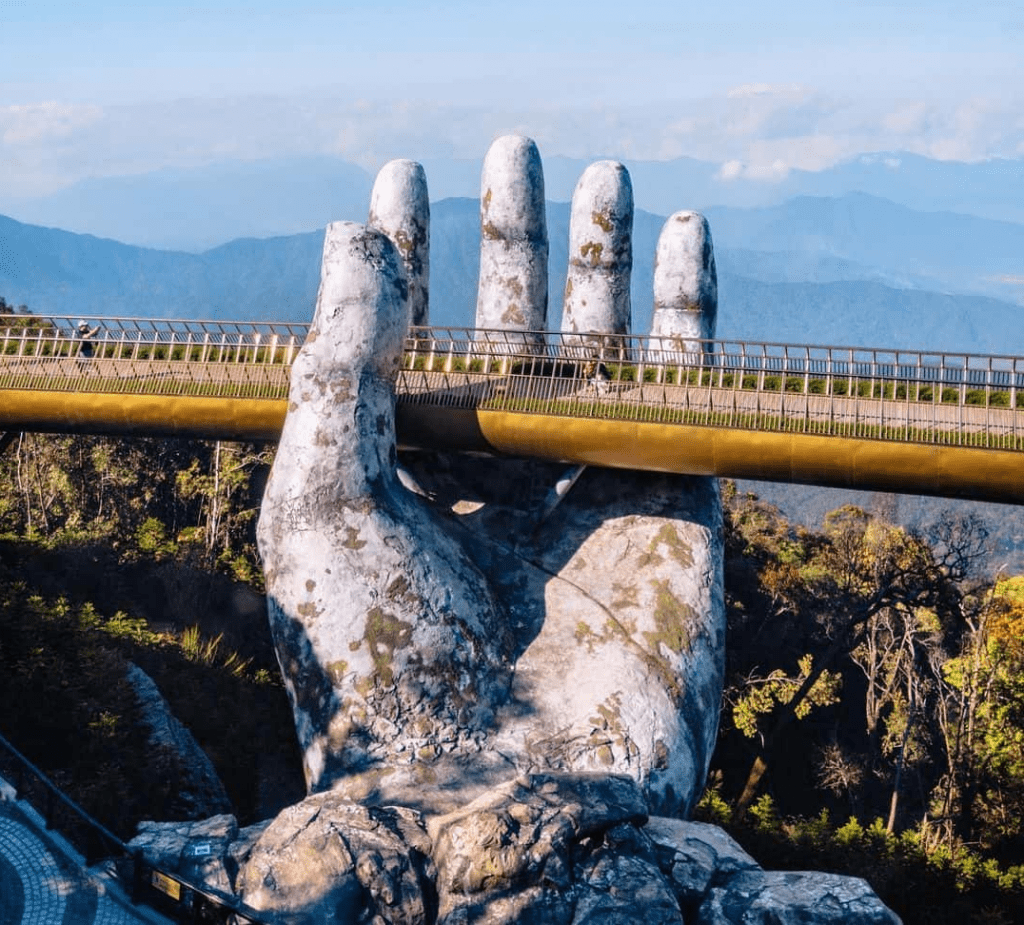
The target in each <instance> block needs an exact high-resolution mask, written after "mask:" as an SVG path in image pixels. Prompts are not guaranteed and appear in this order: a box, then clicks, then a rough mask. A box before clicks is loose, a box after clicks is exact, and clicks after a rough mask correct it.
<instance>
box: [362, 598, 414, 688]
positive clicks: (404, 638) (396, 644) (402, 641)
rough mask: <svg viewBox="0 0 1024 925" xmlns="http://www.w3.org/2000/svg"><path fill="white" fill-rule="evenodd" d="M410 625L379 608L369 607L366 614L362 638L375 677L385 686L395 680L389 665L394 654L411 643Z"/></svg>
mask: <svg viewBox="0 0 1024 925" xmlns="http://www.w3.org/2000/svg"><path fill="white" fill-rule="evenodd" d="M412 629H413V627H412V624H411V623H406V622H405V621H404V620H399V619H398V617H396V616H394V615H393V614H389V613H387V612H386V611H384V610H382V609H381V608H380V607H371V608H370V610H368V611H367V613H366V628H365V630H364V632H363V638H364V639H365V640H366V644H367V645H368V646H369V649H370V656H371V657H372V658H373V664H374V668H375V670H376V673H377V676H378V677H379V678H380V680H381V681H383V682H384V683H385V684H393V683H394V680H395V676H394V671H393V670H392V667H391V664H392V661H393V660H394V655H395V652H396V651H398V650H399V649H403V648H405V647H406V646H408V645H409V644H410V643H411V642H412Z"/></svg>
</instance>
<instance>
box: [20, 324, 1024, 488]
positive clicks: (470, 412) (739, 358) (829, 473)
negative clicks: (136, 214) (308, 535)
mask: <svg viewBox="0 0 1024 925" xmlns="http://www.w3.org/2000/svg"><path fill="white" fill-rule="evenodd" d="M89 323H90V324H91V325H92V326H93V327H94V328H97V329H99V331H100V332H102V333H100V334H98V335H97V336H96V337H95V338H93V339H91V340H90V342H89V346H88V347H87V348H86V349H87V351H88V352H90V353H91V354H92V356H91V357H86V356H83V355H82V350H83V342H82V341H81V339H79V338H77V337H76V336H75V333H74V322H73V321H72V320H70V319H62V318H52V317H51V318H47V319H41V320H40V319H29V318H28V317H27V316H14V318H13V322H12V318H11V317H10V316H8V317H6V318H0V393H2V394H3V395H4V402H3V405H2V408H0V429H5V430H8V431H11V430H42V431H64V432H87V433H127V434H136V435H139V434H179V435H191V436H203V437H208V438H224V439H253V440H273V439H275V438H276V436H277V434H278V433H279V432H280V428H281V426H282V424H283V420H284V415H285V411H286V404H287V390H288V377H289V373H290V365H291V361H292V360H293V359H294V357H295V355H296V353H297V351H298V349H299V347H300V346H301V344H302V342H303V341H304V339H305V335H306V333H307V326H305V325H295V324H274V323H269V324H260V323H244V322H234V323H218V322H193V321H162V320H152V319H94V320H92V321H90V322H89ZM397 399H398V412H397V418H398V437H399V442H400V444H401V445H403V446H406V447H424V448H433V449H446V450H470V451H482V452H498V453H509V454H514V455H533V456H539V457H541V458H547V459H554V460H559V461H564V462H569V463H590V464H596V465H610V466H619V467H626V468H635V469H651V470H657V471H671V472H681V473H689V474H696V475H720V476H729V477H737V478H756V479H769V480H782V481H795V482H809V483H814V484H823V485H838V486H842V487H857V488H875V489H880V490H892V491H910V492H913V493H926V494H945V495H953V496H962V497H972V498H978V499H984V500H1001V501H1011V502H1015V503H1024V478H1022V471H1024V470H1022V468H1021V463H1022V461H1024V457H1022V456H1021V455H1020V454H1021V453H1024V359H1022V358H1019V357H1013V356H987V355H971V354H950V353H923V352H915V351H900V350H883V349H868V348H855V347H827V346H811V345H786V344H764V343H752V342H741V341H707V342H688V343H686V344H684V345H680V344H676V343H673V342H670V341H669V340H667V339H657V338H644V337H611V336H605V337H589V338H585V337H581V336H579V335H572V336H570V335H561V334H555V333H546V334H541V333H536V334H513V333H509V332H500V331H474V330H472V329H436V328H424V329H415V330H414V331H413V332H412V333H411V336H410V337H409V340H408V343H407V351H406V358H405V368H404V369H403V370H402V371H401V373H400V374H399V378H398V382H397Z"/></svg>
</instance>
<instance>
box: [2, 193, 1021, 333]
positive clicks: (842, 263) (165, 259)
mask: <svg viewBox="0 0 1024 925" xmlns="http://www.w3.org/2000/svg"><path fill="white" fill-rule="evenodd" d="M863 201H864V202H866V203H867V204H868V206H870V207H871V209H873V208H874V205H875V203H874V201H873V200H870V199H864V200H863ZM858 202H860V200H858ZM810 205H811V206H813V207H815V208H820V209H826V210H827V209H833V210H839V211H842V212H843V213H844V214H845V215H847V216H849V215H851V214H856V213H855V212H853V213H851V212H850V211H849V210H844V207H843V204H842V203H840V204H838V205H836V204H834V203H831V202H830V201H823V202H815V203H811V204H810ZM794 208H795V209H796V210H798V211H799V210H806V209H807V208H808V204H807V203H802V202H798V203H797V204H796V206H794ZM881 208H882V209H883V211H884V209H886V208H888V205H883V206H882V207H881ZM733 211H734V210H733ZM869 211H870V210H869ZM786 214H787V213H786V211H785V207H779V208H778V209H772V210H768V211H766V212H763V213H761V214H760V215H759V216H758V218H759V221H760V224H759V225H758V224H756V223H752V224H754V225H755V227H754V228H753V230H750V231H744V229H743V227H742V222H741V220H740V218H738V217H736V215H734V214H733V212H731V211H729V210H719V211H718V214H717V219H716V220H717V222H718V225H716V224H714V223H713V225H712V230H713V234H714V236H715V242H716V248H715V249H716V258H717V263H718V271H719V303H720V311H719V334H720V336H722V337H727V338H735V339H747V340H769V341H788V342H791V343H819V344H839V345H850V344H852V345H863V346H877V347H899V348H902V349H913V348H920V349H928V350H945V351H949V352H961V351H968V352H1002V353H1024V330H1022V329H1021V326H1020V324H1019V317H1020V314H1021V307H1020V306H1018V305H1014V304H1013V303H1011V302H1008V301H1004V300H999V299H994V298H989V297H984V296H978V295H963V294H947V293H942V292H935V291H930V290H927V289H901V288H896V287H894V286H893V285H892V282H891V270H887V269H886V268H885V267H875V266H872V265H869V264H867V263H859V262H857V261H855V260H853V259H852V258H850V259H848V258H847V257H843V256H839V255H837V254H835V253H829V252H827V250H826V249H819V250H818V251H813V250H806V251H798V252H797V254H798V255H799V258H798V259H795V260H792V259H790V258H787V257H786V255H785V253H783V252H780V251H775V252H772V251H768V250H752V249H750V248H747V247H740V248H738V249H736V250H733V248H732V246H731V245H732V241H733V239H734V237H736V238H739V239H740V240H741V242H748V241H750V242H753V243H760V244H762V245H766V244H770V243H772V240H774V239H776V238H779V239H781V237H782V235H781V233H778V234H777V231H778V229H779V228H782V229H785V228H786V227H787V226H786V219H785V216H786ZM901 214H903V216H904V219H905V220H909V219H908V215H909V216H913V215H914V214H918V213H912V212H908V211H904V212H903V213H901ZM957 220H958V218H957V217H955V216H954V217H953V218H952V219H950V221H951V222H954V223H955V222H956V221H957ZM568 221H569V207H568V204H567V203H550V202H549V204H548V232H549V238H550V242H551V243H550V283H549V315H548V321H549V326H551V327H553V328H555V327H557V326H558V324H559V321H560V317H561V299H562V292H563V289H564V286H565V268H566V263H567V259H568V253H567V248H568ZM664 221H665V219H664V217H662V216H658V215H654V214H652V213H649V212H646V211H644V210H637V213H636V218H635V222H634V234H633V252H634V270H633V280H632V287H631V288H632V298H633V329H634V330H635V331H637V332H644V331H646V330H648V328H649V325H650V315H651V308H652V305H651V303H652V295H651V293H652V280H653V272H654V267H653V264H654V252H655V246H656V242H657V238H658V235H659V233H660V231H661V227H662V225H663V224H664ZM865 221H866V220H864V219H863V218H858V219H857V221H855V222H853V223H852V224H851V223H849V222H848V223H846V224H841V225H840V231H841V233H837V235H836V244H835V247H834V248H832V250H834V251H837V252H841V251H842V250H843V248H844V247H847V246H850V245H849V239H850V238H851V237H854V238H855V235H854V233H853V231H852V230H850V229H851V228H854V229H855V228H858V227H859V228H862V229H863V230H864V233H866V234H874V233H877V234H882V232H876V231H874V230H873V229H872V228H871V227H870V224H868V225H865ZM921 221H922V222H927V221H932V219H931V217H930V216H924V217H922V219H921ZM431 225H432V230H431V318H432V320H433V322H434V323H435V324H441V325H466V326H468V325H471V324H472V323H473V315H474V307H475V302H476V285H477V266H478V264H477V261H478V246H479V245H478V240H479V208H478V204H477V202H476V201H475V200H472V199H448V200H443V201H441V202H437V203H434V204H433V206H432V222H431ZM974 227H975V228H976V229H980V230H979V231H977V234H979V235H980V234H982V232H985V231H986V229H988V233H989V234H990V235H994V234H996V233H998V232H1002V231H1007V229H1008V230H1009V231H1008V233H1012V234H1015V235H1016V234H1024V228H1021V227H1020V226H1015V225H1008V226H1004V225H1003V224H1001V223H987V224H986V223H985V220H980V219H979V220H976V224H975V226H974ZM992 229H995V230H992ZM800 235H801V230H800V228H799V226H797V227H796V228H795V229H794V230H793V233H792V234H791V235H790V238H789V239H788V240H786V241H782V242H781V243H785V244H788V245H790V246H798V245H799V243H800V241H801V240H802V239H801V237H800ZM898 237H899V235H898V234H897V233H893V239H894V240H896V239H898ZM322 240H323V236H322V232H308V233H305V234H299V235H289V236H284V237H277V238H264V239H242V240H236V241H232V242H230V243H228V244H224V245H221V246H219V247H216V248H213V249H211V250H208V251H204V252H203V253H201V254H191V253H184V252H175V251H159V250H152V249H146V248H139V247H134V246H132V245H126V244H121V243H119V242H116V241H111V240H106V239H101V238H96V237H93V236H89V235H76V234H72V233H70V232H66V231H61V230H58V229H47V228H40V227H37V226H32V225H25V224H23V223H20V222H16V221H14V220H13V219H8V218H3V217H0V241H3V247H2V250H0V294H3V295H4V297H5V298H6V299H7V300H8V302H10V303H13V304H21V303H24V304H27V305H29V306H30V307H32V308H33V309H35V310H37V311H43V312H51V313H55V314H87V315H93V314H111V315H144V316H145V315H152V316H157V317H165V318H166V317H187V318H198V317H206V318H251V319H254V320H256V319H266V320H269V319H280V320H295V321H303V320H308V319H309V318H310V317H311V315H312V310H313V305H314V302H315V299H316V290H317V284H318V283H317V281H318V274H319V262H320V249H321V245H322ZM1022 240H1024V238H1022ZM907 246H908V248H910V247H917V250H918V252H921V253H923V252H925V251H926V249H925V248H924V246H923V245H915V244H914V243H913V241H911V243H910V244H908V245H907ZM851 249H853V248H851ZM862 250H863V253H862V254H861V256H866V257H870V256H871V254H872V251H871V250H870V248H864V249H862ZM964 253H965V254H967V255H968V256H969V255H970V253H971V251H970V250H969V249H967V248H965V251H964ZM801 275H804V276H806V277H808V279H800V278H799V277H800V276H801ZM794 276H796V277H797V278H796V279H795V280H794V279H793V277H794ZM787 277H789V278H787ZM919 281H920V283H921V284H922V285H924V284H926V283H927V282H928V278H927V277H921V278H920V280H919Z"/></svg>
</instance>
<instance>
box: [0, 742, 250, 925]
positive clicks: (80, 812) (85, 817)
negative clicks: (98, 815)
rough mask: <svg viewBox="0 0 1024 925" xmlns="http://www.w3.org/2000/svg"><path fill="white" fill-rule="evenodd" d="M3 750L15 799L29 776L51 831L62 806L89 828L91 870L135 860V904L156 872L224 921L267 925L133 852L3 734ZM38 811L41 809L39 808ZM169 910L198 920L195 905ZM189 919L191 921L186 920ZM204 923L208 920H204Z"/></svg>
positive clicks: (130, 888)
mask: <svg viewBox="0 0 1024 925" xmlns="http://www.w3.org/2000/svg"><path fill="white" fill-rule="evenodd" d="M0 750H2V751H3V752H5V753H6V754H7V755H8V757H9V759H10V760H11V761H12V762H13V764H14V769H15V775H16V777H15V784H14V790H15V796H16V797H18V798H19V799H20V798H21V797H22V796H23V795H24V794H25V793H26V786H25V780H26V777H31V778H33V779H35V781H36V782H37V783H38V784H40V785H41V786H42V788H43V791H44V793H45V797H44V799H43V811H42V817H43V821H44V823H45V825H46V828H47V829H54V828H57V824H56V823H57V808H58V807H61V808H63V809H64V810H65V811H67V812H69V813H71V815H72V816H74V817H75V818H76V819H77V820H78V821H79V822H80V823H81V824H82V825H84V826H85V828H86V831H87V833H88V837H87V841H86V851H85V862H86V866H88V867H91V866H92V865H93V864H95V863H97V862H98V861H100V860H102V859H105V858H114V857H120V858H127V859H130V860H131V861H132V876H131V879H130V881H128V882H125V881H123V880H122V883H121V885H122V887H123V888H124V889H125V892H126V893H127V894H128V895H129V896H130V897H131V898H132V901H133V902H134V903H137V902H139V901H140V899H139V897H140V893H142V892H143V891H144V890H145V889H146V887H147V886H149V885H150V884H151V883H152V880H149V881H147V878H146V874H147V873H150V872H153V871H155V872H156V873H157V874H158V875H159V879H160V880H161V881H162V882H165V883H178V884H180V885H181V886H182V887H184V888H185V890H184V891H183V893H182V895H183V897H184V895H185V893H186V892H191V893H193V894H197V895H199V896H201V897H203V901H204V902H205V903H206V904H207V905H208V906H210V907H212V908H213V909H214V910H215V911H216V912H218V913H220V914H222V916H223V918H222V921H225V922H227V921H228V918H227V917H228V916H233V917H234V918H233V919H232V921H235V922H243V923H250V925H267V922H266V920H265V919H260V918H258V917H257V916H256V913H255V912H254V911H253V910H251V909H249V908H248V907H247V906H245V905H244V904H243V903H240V902H238V900H236V899H235V898H234V897H232V896H228V895H226V894H224V893H221V892H220V891H219V890H215V889H213V888H211V887H209V886H207V885H205V884H200V883H196V882H195V881H193V880H191V879H190V878H189V877H185V876H183V875H182V874H179V873H170V872H168V871H166V870H163V869H162V868H160V867H157V866H155V865H153V864H150V863H148V862H146V861H145V860H143V858H142V857H141V855H140V854H139V852H137V851H133V850H132V848H131V847H130V846H129V845H128V844H126V843H125V842H124V841H123V840H122V839H121V838H119V837H118V836H117V835H115V834H114V833H113V832H111V831H110V829H108V828H107V827H106V826H105V825H103V823H102V822H100V821H99V820H97V819H95V818H94V817H93V816H91V815H90V814H89V813H88V812H86V811H85V810H84V809H82V807H81V806H79V805H78V804H77V803H76V802H75V801H74V800H72V799H71V798H70V797H69V796H68V795H67V794H65V793H64V792H63V791H62V790H61V789H60V788H59V787H58V786H57V785H56V784H54V783H53V781H52V780H50V778H49V777H48V776H47V775H46V774H45V773H44V772H43V771H41V770H40V769H39V768H38V767H36V765H35V764H33V763H32V762H31V761H30V760H29V759H28V758H26V757H25V756H24V755H23V754H22V753H21V752H20V751H18V749H17V748H15V746H14V745H13V744H12V743H11V742H9V741H8V740H7V739H6V738H4V736H2V735H0ZM37 809H38V807H37ZM105 847H106V848H113V849H114V851H113V852H106V853H103V851H102V850H101V851H100V852H99V853H97V851H96V850H95V849H96V848H100V849H103V848H105ZM115 874H116V875H117V877H118V879H121V877H120V872H119V871H117V870H116V868H115ZM158 892H160V893H162V894H163V895H165V896H166V895H168V894H167V893H166V891H165V890H158ZM146 904H147V905H152V903H151V902H147V903H146ZM165 910H166V911H169V912H170V913H171V914H176V915H177V916H178V917H179V918H180V919H181V921H197V920H198V919H196V918H195V914H194V913H195V910H194V908H192V907H191V906H190V907H189V908H186V907H185V904H184V903H182V904H181V905H180V906H179V907H178V908H175V907H174V906H165ZM185 916H187V918H186V917H185ZM204 921H208V920H207V919H204Z"/></svg>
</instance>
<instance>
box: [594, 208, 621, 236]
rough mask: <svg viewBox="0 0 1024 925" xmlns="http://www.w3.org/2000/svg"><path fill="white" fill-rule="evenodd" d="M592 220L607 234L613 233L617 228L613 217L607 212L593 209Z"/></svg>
mask: <svg viewBox="0 0 1024 925" xmlns="http://www.w3.org/2000/svg"><path fill="white" fill-rule="evenodd" d="M590 220H591V221H592V222H593V223H594V224H595V225H597V227H598V228H600V229H601V230H602V231H603V232H605V234H611V233H612V231H613V230H614V228H615V224H614V222H612V217H611V215H609V214H608V213H607V212H598V211H596V210H595V211H593V212H591V213H590Z"/></svg>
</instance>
